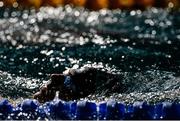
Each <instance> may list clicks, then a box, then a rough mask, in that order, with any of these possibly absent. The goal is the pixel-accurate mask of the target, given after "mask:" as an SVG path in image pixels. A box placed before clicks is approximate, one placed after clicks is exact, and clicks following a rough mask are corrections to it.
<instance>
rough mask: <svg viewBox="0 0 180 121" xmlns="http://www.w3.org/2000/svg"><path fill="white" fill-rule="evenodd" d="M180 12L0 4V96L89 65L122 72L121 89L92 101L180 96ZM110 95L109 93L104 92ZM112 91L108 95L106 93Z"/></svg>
mask: <svg viewBox="0 0 180 121" xmlns="http://www.w3.org/2000/svg"><path fill="white" fill-rule="evenodd" d="M179 14H180V13H179V11H175V12H172V11H169V10H168V9H167V10H166V9H156V8H152V9H149V10H146V11H140V10H136V11H121V10H100V11H96V12H95V11H88V10H85V9H83V8H71V7H69V6H66V7H58V8H50V7H44V8H41V9H40V10H39V11H36V10H33V9H32V10H23V11H18V10H16V9H13V8H11V9H10V8H9V9H8V8H3V7H2V8H0V70H1V71H0V85H1V86H0V94H1V96H2V97H9V98H10V99H13V100H17V99H19V98H31V95H32V94H33V93H34V92H36V91H37V90H38V88H39V87H40V85H42V84H43V83H46V82H47V81H48V79H49V75H50V74H52V73H62V72H63V71H64V70H66V69H68V68H72V67H82V66H85V65H86V66H87V65H91V66H94V67H96V68H100V69H102V70H105V71H107V72H109V73H113V74H122V77H123V81H124V82H125V83H126V84H128V85H129V86H128V88H127V90H124V91H123V93H116V92H113V93H109V94H107V93H106V92H108V90H107V89H105V88H104V89H101V90H97V91H96V93H95V94H93V95H90V96H89V97H87V99H90V100H96V101H99V100H106V99H109V98H114V99H117V100H122V101H125V102H133V101H135V100H148V101H159V100H171V101H172V100H179V98H180V97H179V96H180V94H178V92H179V89H180V88H179V86H180V79H179V76H180V58H179V57H180V52H179V50H180V48H179V47H180V30H179V28H180V24H179V20H180V17H178V15H179ZM104 94H105V95H104ZM106 94H107V95H106Z"/></svg>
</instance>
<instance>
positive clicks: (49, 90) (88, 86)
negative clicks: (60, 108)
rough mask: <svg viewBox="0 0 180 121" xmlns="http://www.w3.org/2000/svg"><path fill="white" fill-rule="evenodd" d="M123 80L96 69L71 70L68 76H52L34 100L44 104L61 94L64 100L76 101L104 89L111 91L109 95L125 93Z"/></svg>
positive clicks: (35, 95) (60, 96)
mask: <svg viewBox="0 0 180 121" xmlns="http://www.w3.org/2000/svg"><path fill="white" fill-rule="evenodd" d="M121 80H122V79H121V76H120V75H118V76H117V75H113V74H110V73H107V72H103V71H100V70H98V69H94V68H83V69H70V70H69V71H68V72H67V73H66V74H52V75H51V78H50V80H49V81H48V83H47V84H45V85H43V86H42V87H41V88H40V91H39V92H37V93H36V94H34V98H35V99H37V100H38V101H39V102H42V103H43V102H46V101H50V100H53V99H54V97H55V96H56V92H59V98H60V99H62V100H76V99H79V98H83V97H86V96H88V95H90V94H92V93H94V92H95V91H97V90H101V91H102V90H103V89H107V90H109V91H110V92H109V93H111V92H123V91H124V90H125V87H126V86H125V85H124V84H122V83H121ZM102 81H103V82H102ZM97 88H99V89H97ZM107 93H108V92H107Z"/></svg>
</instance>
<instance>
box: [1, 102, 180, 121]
mask: <svg viewBox="0 0 180 121" xmlns="http://www.w3.org/2000/svg"><path fill="white" fill-rule="evenodd" d="M37 119H38V120H45V119H49V120H133V119H136V120H138V119H141V120H142V119H143V120H166V119H168V120H172V119H175V120H178V119H180V103H178V102H173V103H170V102H162V103H157V104H148V103H147V102H135V103H134V104H124V103H121V102H116V101H114V100H109V101H107V102H100V103H95V102H91V101H77V102H76V101H68V102H65V101H62V100H58V99H56V100H53V101H51V102H46V103H44V104H40V103H39V102H38V101H37V100H31V99H26V100H24V101H23V102H22V103H20V104H17V105H16V106H13V105H12V104H11V103H10V102H9V101H8V100H7V99H3V100H1V101H0V120H37Z"/></svg>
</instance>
